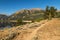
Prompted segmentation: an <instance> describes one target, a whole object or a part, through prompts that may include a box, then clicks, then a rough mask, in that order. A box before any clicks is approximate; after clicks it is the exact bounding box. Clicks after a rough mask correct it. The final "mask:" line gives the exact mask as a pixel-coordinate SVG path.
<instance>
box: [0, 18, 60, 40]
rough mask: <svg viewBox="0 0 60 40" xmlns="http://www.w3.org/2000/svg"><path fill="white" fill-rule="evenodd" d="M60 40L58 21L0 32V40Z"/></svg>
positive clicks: (53, 20) (59, 24)
mask: <svg viewBox="0 0 60 40" xmlns="http://www.w3.org/2000/svg"><path fill="white" fill-rule="evenodd" d="M1 39H2V40H3V39H5V40H60V19H52V20H43V21H41V22H35V23H31V24H26V25H21V26H18V27H12V28H10V29H5V30H0V40H1Z"/></svg>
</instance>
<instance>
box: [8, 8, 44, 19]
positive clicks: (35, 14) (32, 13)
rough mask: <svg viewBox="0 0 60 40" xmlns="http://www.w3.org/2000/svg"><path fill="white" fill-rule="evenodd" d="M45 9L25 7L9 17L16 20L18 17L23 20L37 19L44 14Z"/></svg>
mask: <svg viewBox="0 0 60 40" xmlns="http://www.w3.org/2000/svg"><path fill="white" fill-rule="evenodd" d="M43 12H44V11H43V10H42V9H39V8H33V9H23V10H20V11H17V12H16V13H14V14H12V15H11V16H9V19H11V20H16V19H23V20H32V19H37V18H40V17H42V16H43Z"/></svg>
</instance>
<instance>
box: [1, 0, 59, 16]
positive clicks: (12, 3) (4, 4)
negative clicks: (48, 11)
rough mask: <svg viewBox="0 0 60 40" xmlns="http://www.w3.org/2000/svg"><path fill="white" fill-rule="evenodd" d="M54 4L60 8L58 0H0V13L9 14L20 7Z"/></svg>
mask: <svg viewBox="0 0 60 40" xmlns="http://www.w3.org/2000/svg"><path fill="white" fill-rule="evenodd" d="M47 5H49V6H55V7H56V8H57V9H58V10H60V0H0V14H7V15H11V14H13V13H15V12H16V11H18V10H21V9H24V8H25V9H30V8H41V9H45V7H46V6H47Z"/></svg>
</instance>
